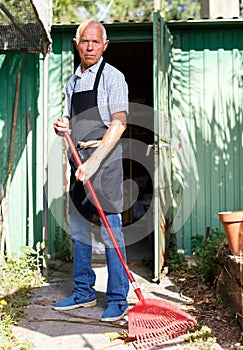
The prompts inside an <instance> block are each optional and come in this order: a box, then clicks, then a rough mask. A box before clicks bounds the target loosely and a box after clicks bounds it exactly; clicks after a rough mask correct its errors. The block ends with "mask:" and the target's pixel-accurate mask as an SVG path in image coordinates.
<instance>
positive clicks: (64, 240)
mask: <svg viewBox="0 0 243 350" xmlns="http://www.w3.org/2000/svg"><path fill="white" fill-rule="evenodd" d="M54 247H55V251H56V256H57V258H58V259H61V260H63V261H72V260H73V251H72V242H71V239H70V237H69V234H68V233H67V232H65V231H63V233H62V237H61V234H60V227H57V228H56V232H55V241H54Z"/></svg>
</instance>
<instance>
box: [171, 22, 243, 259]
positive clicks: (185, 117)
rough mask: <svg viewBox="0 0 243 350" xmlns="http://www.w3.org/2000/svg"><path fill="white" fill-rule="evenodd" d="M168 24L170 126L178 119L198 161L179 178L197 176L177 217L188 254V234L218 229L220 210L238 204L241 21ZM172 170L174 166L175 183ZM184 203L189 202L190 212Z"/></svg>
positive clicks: (241, 179) (241, 177)
mask: <svg viewBox="0 0 243 350" xmlns="http://www.w3.org/2000/svg"><path fill="white" fill-rule="evenodd" d="M168 27H169V30H170V31H171V33H172V36H173V53H172V65H173V66H172V77H171V83H172V85H171V86H172V97H171V101H170V103H171V121H172V127H173V125H179V129H180V131H181V133H182V134H183V135H184V137H185V139H186V140H187V143H188V146H187V147H190V148H191V150H192V151H193V154H194V155H195V160H196V167H197V171H195V174H189V176H188V177H187V178H185V179H184V183H185V187H190V186H192V184H193V181H192V180H194V179H192V177H194V176H198V189H197V195H196V193H195V191H194V190H193V189H192V188H191V191H190V192H189V193H190V195H189V196H188V198H187V202H186V203H185V204H184V208H182V213H181V217H180V220H181V222H182V223H183V226H182V228H181V229H180V230H179V231H178V232H177V234H176V236H177V242H178V247H180V248H182V249H184V250H185V253H189V254H190V253H191V237H192V235H195V234H200V235H204V236H205V234H206V229H207V227H211V228H213V229H215V228H220V229H221V231H223V228H222V226H221V224H220V223H219V220H218V212H219V211H226V210H236V209H242V208H243V163H242V161H241V160H242V157H243V147H242V146H243V41H242V37H243V23H242V21H233V20H232V21H228V22H227V21H225V22H224V21H214V22H210V21H209V22H205V21H203V22H198V23H197V22H191V23H190V22H187V23H184V24H183V23H168ZM186 161H192V159H186ZM185 166H186V164H185ZM177 171H178V169H176V168H175V167H174V173H173V179H174V181H175V183H174V186H175V185H176V184H178V181H176V180H177V179H176V178H177V175H176V174H177ZM183 190H185V188H184V189H183V188H182V186H179V185H178V186H177V187H176V186H175V187H174V193H175V197H181V196H183ZM177 199H178V198H177ZM194 201H195V203H194ZM178 203H179V201H178ZM187 207H193V209H192V212H191V214H190V216H189V217H187V214H186V212H187ZM176 210H178V208H175V213H176Z"/></svg>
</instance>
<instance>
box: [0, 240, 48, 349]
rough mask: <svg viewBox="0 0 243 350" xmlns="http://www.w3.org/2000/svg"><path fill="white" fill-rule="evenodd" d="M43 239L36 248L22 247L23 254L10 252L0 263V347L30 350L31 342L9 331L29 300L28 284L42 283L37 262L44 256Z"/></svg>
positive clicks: (36, 284) (31, 347)
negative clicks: (10, 255) (24, 340)
mask: <svg viewBox="0 0 243 350" xmlns="http://www.w3.org/2000/svg"><path fill="white" fill-rule="evenodd" d="M45 247H46V242H44V243H37V245H36V250H34V249H33V248H31V247H23V248H22V249H21V251H22V254H21V255H20V256H18V255H17V254H13V256H12V257H11V258H9V257H6V258H5V259H4V260H3V262H2V264H1V266H0V275H1V279H0V321H1V323H0V349H2V350H3V349H4V350H12V349H21V350H30V349H33V344H32V343H30V342H23V341H21V340H20V339H19V338H18V337H16V336H15V335H14V333H13V332H12V326H13V324H16V322H17V318H18V317H19V316H20V315H21V314H22V313H23V311H24V307H25V306H26V305H27V304H28V303H29V300H30V296H31V293H30V290H31V287H34V286H39V285H41V284H42V283H43V280H44V279H43V277H42V275H41V273H40V261H42V260H43V259H46V258H47V256H46V254H42V253H41V252H42V250H43V249H44V248H45Z"/></svg>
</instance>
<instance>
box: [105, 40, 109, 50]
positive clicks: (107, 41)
mask: <svg viewBox="0 0 243 350" xmlns="http://www.w3.org/2000/svg"><path fill="white" fill-rule="evenodd" d="M109 42H110V40H106V41H105V45H104V49H103V51H105V50H106V49H107V46H108V45H109Z"/></svg>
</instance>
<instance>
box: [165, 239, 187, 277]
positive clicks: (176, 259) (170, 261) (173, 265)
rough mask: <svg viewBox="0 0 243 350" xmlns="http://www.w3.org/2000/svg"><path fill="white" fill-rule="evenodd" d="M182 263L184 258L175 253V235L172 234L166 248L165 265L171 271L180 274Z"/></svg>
mask: <svg viewBox="0 0 243 350" xmlns="http://www.w3.org/2000/svg"><path fill="white" fill-rule="evenodd" d="M184 262H185V257H184V255H183V254H181V253H180V252H178V251H177V249H176V239H175V235H173V234H172V235H171V237H170V243H169V248H168V256H167V265H168V267H169V269H171V270H172V271H174V272H181V270H182V268H183V264H184Z"/></svg>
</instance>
